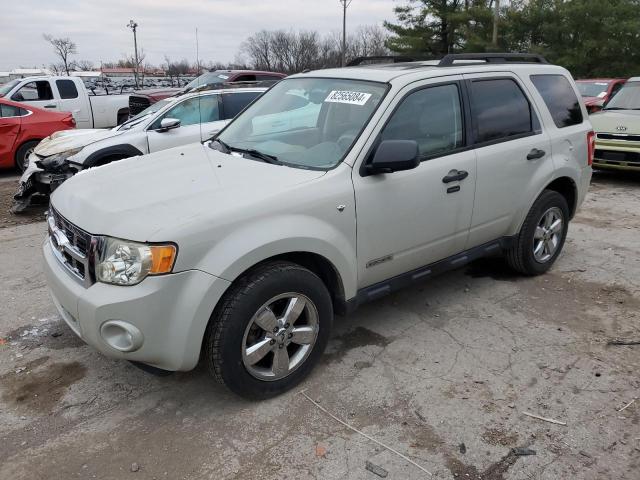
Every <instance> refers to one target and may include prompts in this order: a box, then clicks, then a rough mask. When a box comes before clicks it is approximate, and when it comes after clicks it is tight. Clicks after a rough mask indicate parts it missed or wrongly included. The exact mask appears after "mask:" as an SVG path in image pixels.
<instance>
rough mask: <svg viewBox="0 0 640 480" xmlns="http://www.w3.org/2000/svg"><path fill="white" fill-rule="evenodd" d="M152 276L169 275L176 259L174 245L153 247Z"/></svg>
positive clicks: (150, 272)
mask: <svg viewBox="0 0 640 480" xmlns="http://www.w3.org/2000/svg"><path fill="white" fill-rule="evenodd" d="M149 248H150V249H151V270H150V271H149V274H150V275H157V274H160V273H169V272H170V271H171V269H172V268H173V262H174V261H175V259H176V247H175V246H173V245H151V246H150V247H149Z"/></svg>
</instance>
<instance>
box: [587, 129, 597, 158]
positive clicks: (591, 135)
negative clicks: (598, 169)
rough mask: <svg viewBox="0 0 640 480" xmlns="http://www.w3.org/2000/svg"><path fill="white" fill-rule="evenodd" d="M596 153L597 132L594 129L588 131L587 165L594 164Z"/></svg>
mask: <svg viewBox="0 0 640 480" xmlns="http://www.w3.org/2000/svg"><path fill="white" fill-rule="evenodd" d="M595 153H596V134H595V132H594V131H593V130H592V131H590V132H588V133H587V165H589V166H591V165H593V157H594V156H595Z"/></svg>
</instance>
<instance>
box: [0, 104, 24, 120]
mask: <svg viewBox="0 0 640 480" xmlns="http://www.w3.org/2000/svg"><path fill="white" fill-rule="evenodd" d="M27 113H28V112H27V111H26V110H25V109H24V108H18V107H14V106H13V105H3V104H2V103H0V117H3V118H8V117H22V116H23V115H26V114H27Z"/></svg>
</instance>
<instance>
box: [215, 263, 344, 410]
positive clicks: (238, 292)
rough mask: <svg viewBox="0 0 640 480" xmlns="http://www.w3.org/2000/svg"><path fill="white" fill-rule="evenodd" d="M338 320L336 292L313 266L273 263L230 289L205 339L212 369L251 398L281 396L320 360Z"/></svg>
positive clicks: (256, 270)
mask: <svg viewBox="0 0 640 480" xmlns="http://www.w3.org/2000/svg"><path fill="white" fill-rule="evenodd" d="M332 321H333V308H332V305H331V297H330V295H329V292H328V290H327V288H326V286H325V285H324V283H323V282H322V280H321V279H320V278H319V277H318V276H317V275H315V274H314V273H312V272H311V271H309V270H307V269H305V268H303V267H301V266H299V265H296V264H293V263H288V262H270V263H267V264H265V265H262V266H260V267H258V268H256V269H255V270H253V271H250V272H248V273H247V274H245V275H244V276H243V277H241V278H240V279H239V280H238V281H237V282H236V283H235V284H234V285H233V286H232V287H231V289H230V290H229V292H227V294H225V297H224V298H223V300H222V301H221V303H220V305H219V307H218V308H216V311H215V312H214V314H213V315H212V318H211V320H210V323H209V326H208V328H207V332H206V334H205V339H204V345H203V347H204V358H205V361H206V363H207V365H208V368H209V370H210V372H211V373H212V374H213V375H214V376H215V377H216V378H217V379H218V380H220V381H222V382H223V383H224V384H225V385H227V387H229V389H231V390H232V391H233V392H235V393H237V394H238V395H241V396H243V397H246V398H252V399H260V398H268V397H272V396H275V395H278V394H280V393H282V392H285V391H286V390H289V389H290V388H293V387H294V386H295V385H297V384H298V383H299V382H300V381H302V379H304V378H305V377H306V376H307V375H308V374H309V372H310V371H311V370H312V369H313V367H314V366H315V364H316V363H317V362H318V360H319V358H320V356H321V355H322V352H323V351H324V348H325V347H326V345H327V341H328V339H329V332H330V330H331V324H332Z"/></svg>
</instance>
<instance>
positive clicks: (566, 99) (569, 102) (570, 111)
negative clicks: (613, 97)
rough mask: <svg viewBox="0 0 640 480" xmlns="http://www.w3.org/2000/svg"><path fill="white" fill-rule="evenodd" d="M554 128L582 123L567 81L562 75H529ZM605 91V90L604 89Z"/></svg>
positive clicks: (579, 110)
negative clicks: (554, 125)
mask: <svg viewBox="0 0 640 480" xmlns="http://www.w3.org/2000/svg"><path fill="white" fill-rule="evenodd" d="M531 81H532V82H533V84H534V85H535V86H536V88H537V89H538V92H540V96H541V97H542V99H543V100H544V103H545V104H546V105H547V108H548V109H549V112H550V113H551V117H552V118H553V123H555V124H556V127H558V128H562V127H569V126H571V125H577V124H579V123H582V109H581V108H580V103H579V101H578V97H577V96H576V94H575V92H574V91H573V88H571V84H570V83H569V80H567V79H566V78H565V77H564V76H563V75H531ZM605 91H606V89H605Z"/></svg>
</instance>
